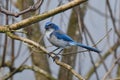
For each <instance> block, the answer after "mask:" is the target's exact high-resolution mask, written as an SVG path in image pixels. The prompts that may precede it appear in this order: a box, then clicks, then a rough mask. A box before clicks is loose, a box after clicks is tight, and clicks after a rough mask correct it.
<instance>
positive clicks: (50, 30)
mask: <svg viewBox="0 0 120 80" xmlns="http://www.w3.org/2000/svg"><path fill="white" fill-rule="evenodd" d="M53 31H54V29H49V30H47V31H46V33H45V35H46V37H47V38H50V34H51V33H52V32H53Z"/></svg>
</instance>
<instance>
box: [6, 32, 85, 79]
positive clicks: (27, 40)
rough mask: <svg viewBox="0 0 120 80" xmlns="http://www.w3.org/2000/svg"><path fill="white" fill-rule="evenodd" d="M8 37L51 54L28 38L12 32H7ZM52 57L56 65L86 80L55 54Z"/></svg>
mask: <svg viewBox="0 0 120 80" xmlns="http://www.w3.org/2000/svg"><path fill="white" fill-rule="evenodd" d="M7 35H8V36H9V37H11V38H13V39H16V40H19V41H23V42H25V43H27V44H29V45H31V46H33V47H35V48H37V49H38V50H41V51H43V53H45V54H49V53H48V51H47V50H46V49H45V48H44V47H43V46H40V45H39V44H38V43H36V42H34V41H32V40H29V39H27V38H22V37H19V36H17V35H14V34H12V33H10V32H7ZM49 56H50V57H52V58H53V59H54V60H55V63H56V64H58V65H60V66H62V67H64V68H66V69H68V70H69V71H70V72H71V73H73V74H74V75H75V76H76V77H77V78H78V79H79V80H85V79H84V78H83V77H82V76H81V75H80V74H78V73H76V72H75V70H74V69H72V67H71V66H69V65H68V64H66V63H63V62H60V61H59V59H58V58H55V57H56V55H55V54H49Z"/></svg>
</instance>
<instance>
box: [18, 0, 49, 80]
mask: <svg viewBox="0 0 120 80" xmlns="http://www.w3.org/2000/svg"><path fill="white" fill-rule="evenodd" d="M33 4H34V2H33V0H18V7H19V9H20V10H24V9H26V8H28V7H30V6H31V5H33ZM34 14H35V12H28V13H26V14H24V15H23V16H22V17H23V19H25V18H28V17H30V16H32V15H34ZM24 30H25V31H26V32H27V33H28V34H27V38H29V39H31V40H33V41H35V42H38V40H39V39H40V37H41V36H42V34H41V32H40V27H39V24H38V23H35V24H32V25H30V27H26V28H25V29H24ZM40 45H44V42H43V40H42V42H41V44H40ZM29 50H30V52H32V56H31V57H32V63H33V64H34V65H36V66H38V67H40V68H41V69H43V70H45V71H47V72H48V73H50V68H49V64H48V60H47V57H46V55H45V54H39V52H34V51H32V49H31V48H29ZM35 78H36V80H48V79H47V78H46V77H45V76H43V75H41V74H39V73H35Z"/></svg>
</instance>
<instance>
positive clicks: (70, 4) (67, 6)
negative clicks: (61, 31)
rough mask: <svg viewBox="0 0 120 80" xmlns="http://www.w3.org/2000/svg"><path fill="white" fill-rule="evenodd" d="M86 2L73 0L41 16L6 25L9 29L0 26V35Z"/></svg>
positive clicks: (84, 0)
mask: <svg viewBox="0 0 120 80" xmlns="http://www.w3.org/2000/svg"><path fill="white" fill-rule="evenodd" d="M86 1H88V0H73V1H71V2H69V3H67V4H64V5H62V6H59V7H57V8H55V9H53V10H50V11H48V12H45V13H43V14H40V15H34V16H32V17H30V18H27V19H24V20H22V21H20V22H17V23H14V24H11V25H6V26H8V27H9V28H7V27H5V26H0V32H1V33H4V32H9V31H11V30H17V29H21V28H24V27H26V26H28V25H31V24H33V23H36V22H38V21H41V20H44V19H46V18H49V17H51V16H53V15H55V14H58V13H60V12H63V11H66V10H68V9H71V8H72V7H75V6H77V5H79V4H81V3H83V2H86Z"/></svg>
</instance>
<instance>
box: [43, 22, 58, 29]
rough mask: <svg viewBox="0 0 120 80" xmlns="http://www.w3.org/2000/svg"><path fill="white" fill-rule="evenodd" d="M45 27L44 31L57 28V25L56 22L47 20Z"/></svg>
mask: <svg viewBox="0 0 120 80" xmlns="http://www.w3.org/2000/svg"><path fill="white" fill-rule="evenodd" d="M45 29H46V31H47V30H49V29H53V30H59V27H58V26H57V25H56V24H54V23H52V22H47V23H46V24H45Z"/></svg>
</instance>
